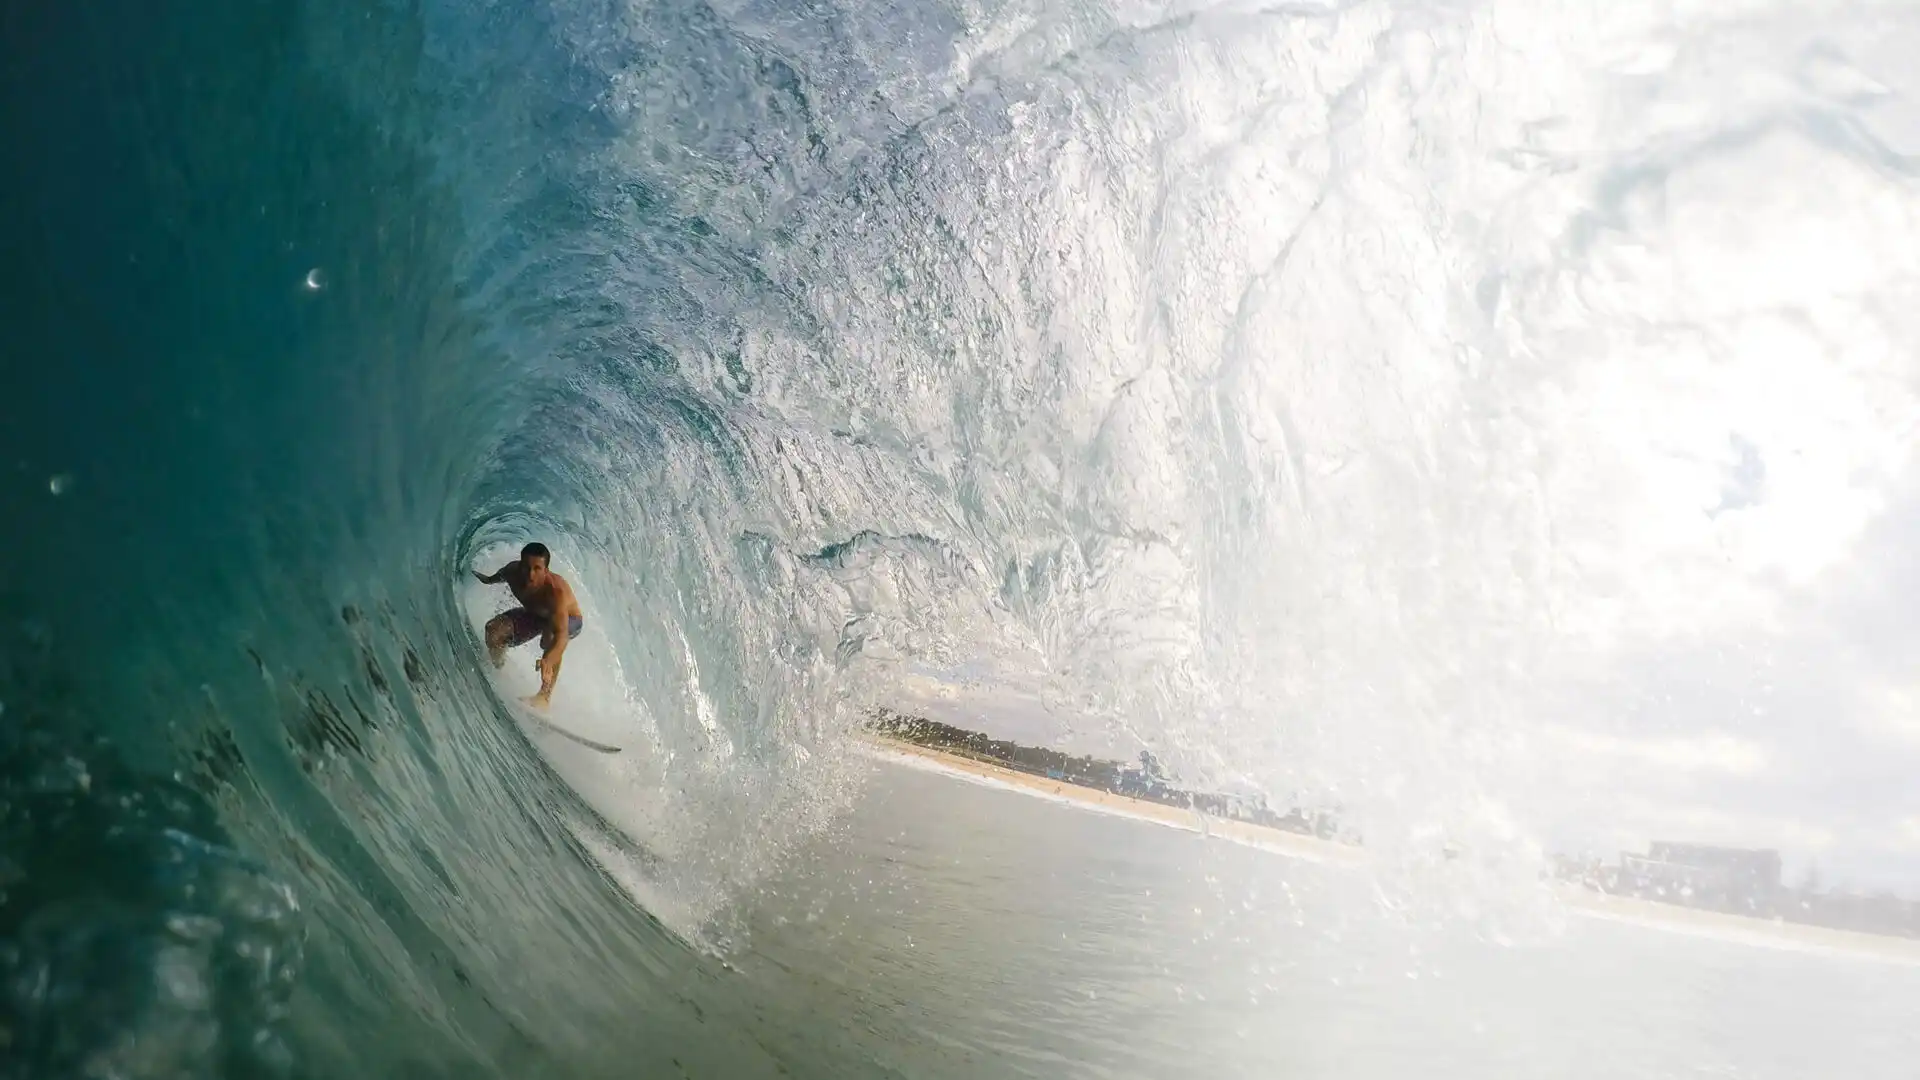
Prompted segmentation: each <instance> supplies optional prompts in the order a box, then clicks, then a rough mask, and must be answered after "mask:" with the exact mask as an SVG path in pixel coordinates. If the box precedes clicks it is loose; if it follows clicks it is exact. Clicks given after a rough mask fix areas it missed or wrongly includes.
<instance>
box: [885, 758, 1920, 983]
mask: <svg viewBox="0 0 1920 1080" xmlns="http://www.w3.org/2000/svg"><path fill="white" fill-rule="evenodd" d="M856 745H857V746H858V748H859V752H860V753H861V754H862V755H863V756H866V757H868V758H870V759H873V760H876V761H883V762H888V763H891V764H895V765H899V766H902V767H905V768H912V769H919V770H921V771H924V772H933V773H938V774H940V775H943V776H946V777H949V778H951V779H955V780H960V781H962V782H964V783H972V784H978V785H981V786H984V787H993V788H999V789H1001V790H1003V791H1011V792H1014V793H1016V794H1021V795H1026V796H1029V797H1032V798H1039V799H1044V800H1046V801H1048V802H1052V803H1055V804H1057V805H1061V806H1068V807H1073V808H1075V809H1079V810H1084V811H1089V812H1092V813H1100V814H1107V815H1110V816H1113V817H1122V818H1128V819H1131V820H1134V821H1139V822H1144V823H1147V824H1151V825H1160V826H1162V827H1166V828H1173V829H1179V830H1181V831H1183V832H1188V833H1192V834H1194V835H1196V836H1202V837H1210V838H1214V839H1220V840H1225V841H1227V842H1229V843H1234V844H1239V845H1241V846H1243V847H1251V848H1256V849H1258V850H1261V851H1266V852H1269V853H1271V854H1275V855H1281V856H1284V857H1286V858H1291V859H1299V860H1302V861H1306V862H1312V863H1317V864H1320V865H1330V866H1345V867H1360V866H1363V865H1365V864H1367V863H1369V862H1371V861H1372V857H1371V856H1370V855H1369V854H1368V853H1367V852H1366V851H1365V850H1364V849H1362V848H1359V847H1355V846H1353V845H1350V844H1342V843H1337V842H1335V841H1332V840H1322V839H1320V838H1318V837H1315V836H1308V835H1305V834H1303V833H1294V832H1288V831H1286V830H1284V829H1275V828H1271V827H1268V826H1264V825H1255V824H1252V823H1250V822H1245V821H1235V820H1232V819H1230V818H1217V817H1211V816H1209V815H1206V814H1202V813H1200V812H1199V811H1195V810H1186V809H1181V808H1179V807H1174V806H1168V805H1166V804H1165V803H1157V802H1152V801H1149V800H1146V799H1137V798H1134V797H1132V796H1129V795H1118V794H1115V793H1113V792H1110V791H1101V790H1099V789H1097V788H1090V787H1084V786H1081V785H1079V784H1074V783H1071V782H1069V781H1065V780H1053V779H1049V778H1047V777H1043V776H1035V775H1033V774H1032V773H1026V772H1021V771H1019V770H1017V769H1010V768H1007V767H1006V766H1004V765H999V764H996V763H993V762H989V761H982V760H979V759H977V758H972V757H967V756H964V755H961V754H952V753H947V752H944V751H940V750H933V749H929V748H927V747H924V746H919V745H916V744H914V743H910V742H906V741H904V740H899V739H890V738H887V737H885V736H880V735H871V734H867V735H861V736H859V737H858V740H857V743H856ZM1550 887H1551V888H1552V890H1553V893H1554V896H1555V898H1556V899H1557V900H1559V901H1560V903H1561V904H1563V905H1565V907H1566V910H1567V912H1568V914H1571V915H1577V916H1580V917H1582V918H1587V919H1595V920H1599V921H1605V922H1616V923H1628V924H1631V925H1634V926H1639V927H1643V928H1646V929H1649V930H1657V931H1662V932H1666V933H1678V934H1686V935H1688V936H1692V937H1706V938H1712V939H1714V940H1717V941H1724V942H1729V943H1732V944H1741V945H1749V946H1753V947H1756V948H1765V949H1774V950H1782V951H1792V952H1810V953H1825V954H1831V955H1840V956H1845V957H1849V958H1854V959H1865V960H1877V961H1883V962H1893V963H1900V964H1912V965H1920V940H1915V939H1911V938H1902V937H1893V936H1891V935H1884V934H1869V933H1864V932H1862V931H1858V930H1841V929H1835V928H1832V927H1826V926H1816V925H1813V924H1811V923H1792V922H1785V921H1782V920H1776V919H1762V918H1755V917H1752V916H1747V915H1734V914H1731V913H1728V912H1722V911H1708V910H1705V909H1702V908H1689V907H1681V906H1680V905H1678V904H1662V903H1659V902H1657V901H1653V900H1642V899H1639V898H1637V897H1630V896H1614V895H1612V894H1609V893H1602V892H1595V891H1594V890H1592V889H1588V888H1585V887H1583V886H1580V885H1575V884H1573V883H1570V882H1564V881H1557V882H1553V883H1551V885H1550Z"/></svg>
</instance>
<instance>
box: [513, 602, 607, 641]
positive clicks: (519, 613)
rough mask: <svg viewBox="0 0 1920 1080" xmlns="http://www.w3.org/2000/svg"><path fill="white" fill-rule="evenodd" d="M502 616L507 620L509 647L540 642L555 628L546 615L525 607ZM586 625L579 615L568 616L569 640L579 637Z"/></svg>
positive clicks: (514, 609)
mask: <svg viewBox="0 0 1920 1080" xmlns="http://www.w3.org/2000/svg"><path fill="white" fill-rule="evenodd" d="M501 615H503V616H504V617H505V618H506V620H507V627H508V630H509V633H508V636H507V644H508V645H525V644H526V643H527V642H529V641H538V640H539V639H540V636H541V635H543V634H545V633H546V632H547V631H548V630H549V629H551V628H552V627H553V620H552V619H551V618H549V617H547V616H545V615H535V614H534V613H533V612H531V611H528V610H527V609H526V608H523V607H517V608H513V609H512V610H510V611H503V612H501ZM586 624H587V622H586V620H585V619H582V618H581V617H580V616H578V615H569V616H567V640H568V641H572V640H573V639H574V638H577V637H579V636H580V630H581V628H583V627H585V626H586Z"/></svg>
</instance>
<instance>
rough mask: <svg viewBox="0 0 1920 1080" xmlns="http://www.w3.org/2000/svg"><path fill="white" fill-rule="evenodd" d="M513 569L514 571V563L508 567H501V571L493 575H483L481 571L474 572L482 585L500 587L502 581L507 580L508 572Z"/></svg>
mask: <svg viewBox="0 0 1920 1080" xmlns="http://www.w3.org/2000/svg"><path fill="white" fill-rule="evenodd" d="M511 569H513V563H508V564H507V565H505V566H503V567H501V568H500V569H498V570H495V571H494V572H493V573H491V574H483V573H481V572H480V571H478V570H475V571H474V572H473V576H474V577H477V578H479V579H480V584H482V585H498V584H500V583H501V582H502V581H505V580H507V571H509V570H511Z"/></svg>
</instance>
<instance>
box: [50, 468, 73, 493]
mask: <svg viewBox="0 0 1920 1080" xmlns="http://www.w3.org/2000/svg"><path fill="white" fill-rule="evenodd" d="M47 490H48V491H50V492H52V493H54V494H55V495H65V494H66V493H67V492H69V491H72V490H73V474H72V473H55V474H53V475H52V476H50V477H48V478H47Z"/></svg>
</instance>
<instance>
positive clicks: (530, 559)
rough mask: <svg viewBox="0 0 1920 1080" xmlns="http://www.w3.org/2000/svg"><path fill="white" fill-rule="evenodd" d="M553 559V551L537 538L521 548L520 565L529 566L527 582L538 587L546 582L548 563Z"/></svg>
mask: <svg viewBox="0 0 1920 1080" xmlns="http://www.w3.org/2000/svg"><path fill="white" fill-rule="evenodd" d="M552 561H553V552H551V551H548V550H547V545H545V544H542V543H540V542H539V541H537V540H536V541H534V542H533V543H531V544H528V545H527V546H526V547H523V548H521V549H520V565H522V566H524V567H526V568H527V584H529V585H531V586H533V587H534V588H536V589H537V588H539V587H540V586H542V585H544V584H546V582H547V564H548V563H550V562H552Z"/></svg>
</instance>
